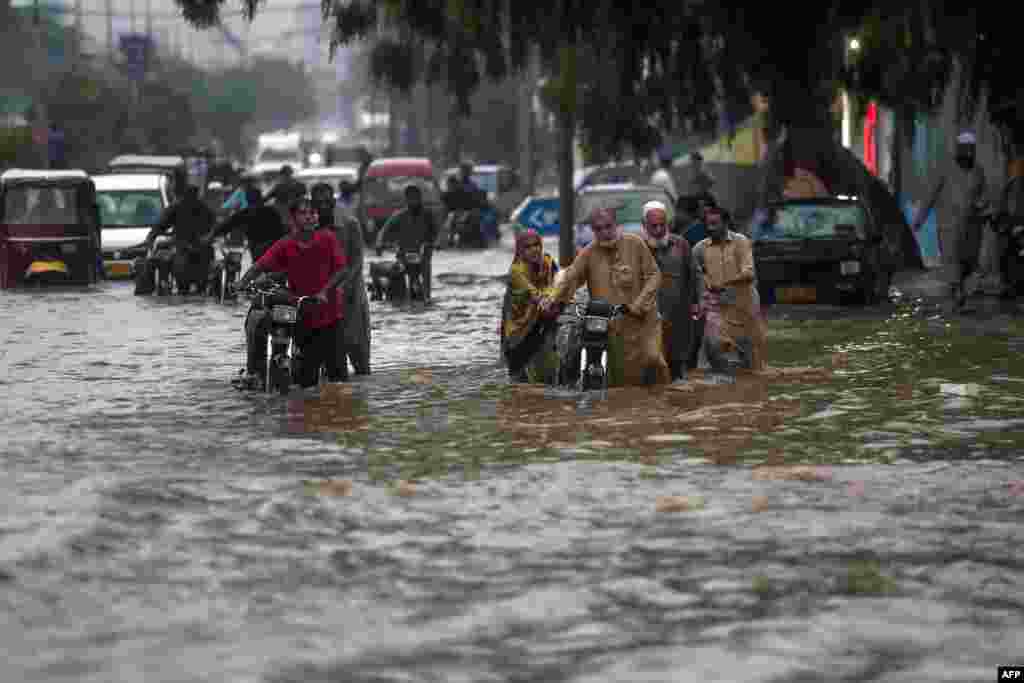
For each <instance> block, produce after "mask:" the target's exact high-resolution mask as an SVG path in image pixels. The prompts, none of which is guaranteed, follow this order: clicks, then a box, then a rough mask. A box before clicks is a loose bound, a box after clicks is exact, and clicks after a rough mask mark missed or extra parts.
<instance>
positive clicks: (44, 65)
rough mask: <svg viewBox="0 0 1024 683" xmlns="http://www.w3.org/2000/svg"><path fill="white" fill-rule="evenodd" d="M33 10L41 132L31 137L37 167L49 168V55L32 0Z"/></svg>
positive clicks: (37, 13)
mask: <svg viewBox="0 0 1024 683" xmlns="http://www.w3.org/2000/svg"><path fill="white" fill-rule="evenodd" d="M33 8H34V12H33V18H34V21H35V43H36V59H38V60H39V63H38V67H37V68H38V73H39V75H40V78H39V79H38V81H37V85H36V102H35V110H36V128H37V131H41V132H40V133H39V134H38V135H35V136H33V138H34V140H33V142H35V143H36V146H37V149H38V153H39V158H40V163H39V167H40V168H50V144H49V134H50V119H49V116H48V115H47V111H46V84H47V82H48V81H49V79H50V55H49V54H47V51H46V45H45V43H44V41H43V22H42V16H41V15H40V10H39V0H34V2H33Z"/></svg>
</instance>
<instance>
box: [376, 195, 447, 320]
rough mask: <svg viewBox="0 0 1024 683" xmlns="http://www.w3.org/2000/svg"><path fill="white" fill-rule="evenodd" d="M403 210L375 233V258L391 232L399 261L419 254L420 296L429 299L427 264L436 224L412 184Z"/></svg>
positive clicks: (431, 255) (430, 257)
mask: <svg viewBox="0 0 1024 683" xmlns="http://www.w3.org/2000/svg"><path fill="white" fill-rule="evenodd" d="M405 201H406V208H404V209H402V210H401V211H398V212H397V213H395V214H393V215H392V216H391V218H389V219H388V220H387V222H386V223H385V224H384V227H383V228H381V229H380V232H378V233H377V255H378V256H380V255H381V253H382V252H383V245H384V241H385V237H386V236H387V235H388V234H390V233H392V232H395V233H396V234H395V236H394V239H395V241H396V242H397V243H398V247H397V250H396V251H397V255H398V260H399V261H400V262H401V261H402V260H403V259H404V254H405V253H406V252H409V251H421V250H422V252H423V290H424V291H423V297H424V299H426V300H427V301H429V300H430V277H431V265H432V262H433V255H434V243H435V242H436V241H437V223H436V222H435V221H434V215H433V214H432V213H431V212H430V211H427V210H426V209H425V208H424V206H423V191H422V190H420V188H419V187H417V186H416V185H409V186H408V187H406V188H405Z"/></svg>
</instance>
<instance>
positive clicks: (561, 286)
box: [544, 209, 671, 386]
mask: <svg viewBox="0 0 1024 683" xmlns="http://www.w3.org/2000/svg"><path fill="white" fill-rule="evenodd" d="M590 221H591V223H590V224H591V227H592V229H593V232H594V241H593V242H592V243H591V244H589V245H588V246H587V247H586V248H585V249H583V251H581V252H580V253H579V254H578V255H577V256H576V260H575V261H573V263H572V265H571V266H569V267H568V268H567V269H566V270H565V271H564V274H563V275H562V277H561V278H560V279H559V280H558V282H557V283H556V285H555V291H554V294H553V297H552V299H553V300H549V301H547V302H545V304H544V305H545V306H553V305H554V302H563V303H564V302H568V301H569V300H570V299H572V296H573V294H574V293H575V292H576V290H577V289H578V288H579V287H581V286H583V285H584V284H586V285H587V288H588V289H589V291H590V296H591V298H594V299H604V300H606V301H608V302H609V303H611V304H622V305H624V306H625V307H626V313H625V315H624V316H623V317H622V318H621V319H620V320H616V321H613V323H612V324H611V326H610V327H609V333H610V338H609V354H608V356H609V368H608V384H609V386H621V385H627V386H629V385H634V386H635V385H640V384H655V383H657V384H668V383H669V382H670V381H671V377H670V376H669V371H668V365H667V364H666V363H665V358H664V356H663V355H662V353H661V320H660V318H659V316H658V288H659V286H660V284H661V272H660V271H659V270H658V264H657V262H656V261H655V260H654V256H652V255H651V250H650V249H649V248H648V247H647V244H646V243H644V241H643V239H641V238H640V237H638V236H637V235H628V234H625V235H624V234H623V233H622V228H621V227H620V226H619V225H617V224H616V221H615V213H614V212H613V211H611V210H609V209H599V210H597V211H594V213H593V214H592V215H591V217H590Z"/></svg>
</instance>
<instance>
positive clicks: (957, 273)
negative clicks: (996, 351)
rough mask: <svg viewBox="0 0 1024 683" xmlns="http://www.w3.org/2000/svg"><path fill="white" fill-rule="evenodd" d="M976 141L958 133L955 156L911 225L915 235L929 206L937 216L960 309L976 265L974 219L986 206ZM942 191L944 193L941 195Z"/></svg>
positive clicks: (969, 134) (944, 258)
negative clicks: (977, 160)
mask: <svg viewBox="0 0 1024 683" xmlns="http://www.w3.org/2000/svg"><path fill="white" fill-rule="evenodd" d="M976 144H977V139H976V137H975V135H974V133H973V132H971V131H969V130H965V131H962V132H961V133H960V135H959V136H957V139H956V153H955V155H954V158H953V161H954V162H955V163H953V164H951V165H950V166H949V169H948V170H947V171H946V173H945V175H944V176H943V178H942V179H941V180H940V181H939V184H938V185H937V186H936V188H935V191H934V192H933V194H932V197H931V199H930V200H929V202H928V203H927V204H926V206H925V208H924V209H922V211H921V212H920V213H919V214H918V217H917V220H915V221H914V229H915V231H916V230H918V229H920V227H921V225H923V224H924V221H925V220H926V219H927V216H928V213H929V212H930V211H931V208H932V207H933V206H936V208H937V212H938V216H937V218H938V224H939V235H938V237H939V249H940V250H941V252H942V261H943V265H944V266H945V269H946V270H947V271H948V272H949V275H950V280H951V284H952V296H953V302H954V305H955V306H956V307H957V308H962V307H963V306H964V304H965V303H966V300H967V291H966V290H965V287H964V285H965V282H966V280H967V278H968V277H969V276H970V275H971V273H972V272H973V271H974V269H975V268H976V267H977V264H978V251H979V248H980V246H981V235H982V225H981V221H979V220H978V217H979V215H980V213H981V211H982V210H983V208H984V206H985V202H986V192H987V189H988V188H987V183H986V180H985V172H984V171H983V170H982V168H981V166H978V165H977V163H976V156H977V151H976ZM943 190H946V191H945V192H944V191H943Z"/></svg>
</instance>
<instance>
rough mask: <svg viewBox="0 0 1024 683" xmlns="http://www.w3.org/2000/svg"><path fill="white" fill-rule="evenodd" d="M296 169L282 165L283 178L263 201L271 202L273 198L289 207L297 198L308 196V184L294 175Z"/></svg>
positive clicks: (275, 201)
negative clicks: (304, 183)
mask: <svg viewBox="0 0 1024 683" xmlns="http://www.w3.org/2000/svg"><path fill="white" fill-rule="evenodd" d="M293 174H294V171H293V170H292V167H291V166H288V165H287V164H285V165H284V166H282V167H281V180H280V181H278V183H277V184H276V185H274V187H273V188H271V190H270V192H268V193H267V196H266V197H264V198H263V201H265V202H269V201H271V200H273V201H274V203H275V204H276V205H278V206H281V207H285V208H287V207H289V206H291V204H292V202H294V201H295V200H297V199H299V198H301V197H304V196H306V186H305V185H303V184H302V183H300V182H299V181H298V180H296V179H295V178H294V176H293Z"/></svg>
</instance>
